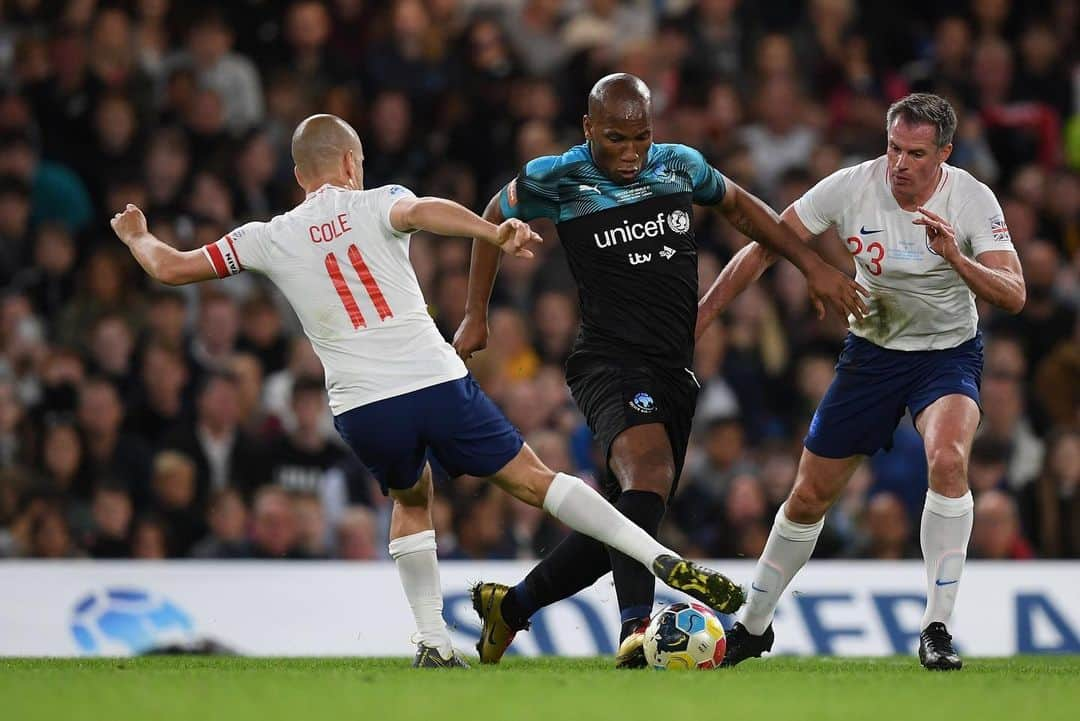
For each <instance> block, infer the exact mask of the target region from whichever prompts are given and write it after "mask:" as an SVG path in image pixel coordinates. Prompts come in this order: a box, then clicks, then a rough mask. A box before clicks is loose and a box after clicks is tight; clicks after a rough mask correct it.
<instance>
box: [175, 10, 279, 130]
mask: <svg viewBox="0 0 1080 721" xmlns="http://www.w3.org/2000/svg"><path fill="white" fill-rule="evenodd" d="M232 46H233V33H232V30H231V29H230V28H229V25H228V23H227V22H226V21H225V18H224V16H223V15H222V14H221V13H220V12H219V11H215V10H210V11H207V12H206V13H205V14H203V15H202V16H200V17H199V18H198V19H196V21H195V22H194V23H192V25H191V29H190V30H189V31H188V35H187V48H186V49H185V50H184V51H182V52H180V53H178V54H177V55H176V56H175V57H174V58H172V59H170V60H167V61H166V62H165V64H164V68H163V69H164V72H169V71H170V70H172V69H174V68H177V67H185V68H191V69H192V70H194V73H195V80H196V82H197V83H198V84H199V85H200V86H201V87H204V88H209V89H210V90H213V91H214V92H215V93H216V94H217V96H218V97H220V98H221V100H222V103H223V104H224V113H225V126H226V127H227V128H228V129H229V131H230V132H232V133H234V134H236V133H239V132H242V131H244V130H247V129H248V128H250V127H252V126H254V125H257V124H258V123H259V122H261V121H262V117H263V97H262V84H261V83H260V81H259V71H258V70H256V68H255V64H254V63H252V62H251V60H249V59H248V58H246V57H244V56H243V55H238V54H237V53H235V52H233V51H232Z"/></svg>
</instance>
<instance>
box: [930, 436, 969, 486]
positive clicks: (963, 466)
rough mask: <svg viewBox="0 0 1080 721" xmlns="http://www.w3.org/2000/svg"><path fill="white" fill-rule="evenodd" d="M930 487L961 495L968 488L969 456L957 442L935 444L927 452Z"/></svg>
mask: <svg viewBox="0 0 1080 721" xmlns="http://www.w3.org/2000/svg"><path fill="white" fill-rule="evenodd" d="M927 463H928V465H929V466H930V487H931V488H933V489H934V490H935V491H936V492H937V493H941V494H942V495H945V496H949V497H953V498H956V497H959V496H962V495H963V494H964V492H965V491H966V490H967V458H966V456H965V454H964V451H963V449H962V448H960V447H959V446H958V445H956V444H944V445H940V446H935V447H933V448H931V449H930V450H929V452H928V453H927Z"/></svg>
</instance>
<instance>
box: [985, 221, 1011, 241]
mask: <svg viewBox="0 0 1080 721" xmlns="http://www.w3.org/2000/svg"><path fill="white" fill-rule="evenodd" d="M990 234H991V235H993V236H994V240H996V241H997V242H999V243H1008V242H1010V241H1011V240H1012V236H1011V235H1009V226H1007V225H1005V218H1003V217H1001V216H1000V215H995V216H994V217H992V218H990Z"/></svg>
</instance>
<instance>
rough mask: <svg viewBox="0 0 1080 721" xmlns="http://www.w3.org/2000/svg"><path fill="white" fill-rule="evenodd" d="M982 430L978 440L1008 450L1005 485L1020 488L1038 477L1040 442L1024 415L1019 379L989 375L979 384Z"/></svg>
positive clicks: (1041, 450) (1040, 455) (1040, 452)
mask: <svg viewBox="0 0 1080 721" xmlns="http://www.w3.org/2000/svg"><path fill="white" fill-rule="evenodd" d="M981 392H982V398H983V402H982V407H983V413H984V415H983V427H982V429H981V430H980V432H979V437H981V438H990V439H993V440H996V441H998V442H999V443H1002V444H1004V445H1006V446H1007V447H1008V449H1009V465H1008V469H1007V470H1006V482H1007V484H1008V486H1009V487H1010V488H1013V489H1020V488H1023V487H1024V486H1026V485H1027V484H1028V483H1030V482H1031V481H1032V480H1033V479H1034V478H1035V477H1036V476H1037V475H1038V474H1039V469H1040V468H1041V467H1042V461H1043V442H1042V441H1041V440H1039V438H1038V436H1036V435H1035V432H1034V431H1033V430H1032V428H1031V423H1030V421H1029V420H1028V419H1027V417H1026V415H1025V409H1024V396H1023V386H1022V385H1021V380H1020V379H1019V378H1016V377H1013V376H1009V375H1003V374H1000V373H999V374H991V375H988V376H986V377H984V378H983V381H982V391H981Z"/></svg>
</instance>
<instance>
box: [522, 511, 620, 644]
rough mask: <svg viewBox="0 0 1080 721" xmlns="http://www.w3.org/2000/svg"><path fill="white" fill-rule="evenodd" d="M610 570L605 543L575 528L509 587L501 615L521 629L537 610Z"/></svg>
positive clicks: (567, 596) (586, 585) (589, 583)
mask: <svg viewBox="0 0 1080 721" xmlns="http://www.w3.org/2000/svg"><path fill="white" fill-rule="evenodd" d="M610 570H611V561H610V560H609V557H608V553H607V546H605V545H604V544H602V543H600V542H599V541H597V540H595V539H593V538H590V537H589V536H586V535H584V534H581V533H578V532H576V531H575V532H574V533H571V534H570V535H569V536H567V537H566V538H565V539H563V541H562V543H560V544H559V545H557V546H555V548H553V549H551V553H549V554H548V555H547V556H545V557H544V559H543V560H542V561H540V563H538V564H536V567H535V568H533V570H532V571H530V572H529V575H528V576H526V577H525V580H524V581H522V582H521V583H519V584H518V585H517V586H515V587H514V588H512V589H510V593H508V594H506V598H504V599H503V603H502V613H503V618H505V619H506V622H507V623H509V624H510V625H511V626H513V627H515V628H524V627H525V624H526V623H527V622H528V620H529V617H530V616H532V615H533V614H534V613H536V612H537V611H538V610H540V609H541V608H543V607H544V606H550V605H551V604H553V603H555V602H556V601H561V600H563V599H564V598H570V597H571V596H573V595H574V594H575V593H577V592H578V591H580V590H582V589H585V588H588V587H589V586H591V585H593V584H594V583H596V579H598V578H600V577H601V576H603V575H604V574H605V573H607V572H608V571H610Z"/></svg>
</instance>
